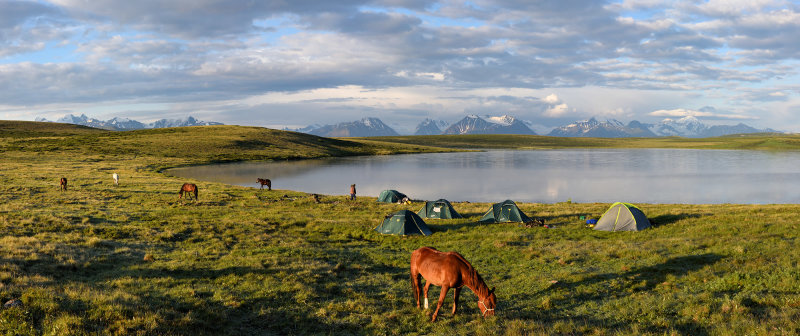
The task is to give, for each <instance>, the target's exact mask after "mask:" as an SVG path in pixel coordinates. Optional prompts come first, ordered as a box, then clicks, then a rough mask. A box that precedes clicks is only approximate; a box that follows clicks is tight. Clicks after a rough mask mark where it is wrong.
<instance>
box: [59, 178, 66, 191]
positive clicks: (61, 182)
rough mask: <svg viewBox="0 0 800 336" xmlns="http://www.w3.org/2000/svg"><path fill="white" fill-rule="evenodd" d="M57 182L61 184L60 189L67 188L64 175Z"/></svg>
mask: <svg viewBox="0 0 800 336" xmlns="http://www.w3.org/2000/svg"><path fill="white" fill-rule="evenodd" d="M59 184H60V185H61V191H64V190H67V178H66V177H62V178H61V181H60V182H59Z"/></svg>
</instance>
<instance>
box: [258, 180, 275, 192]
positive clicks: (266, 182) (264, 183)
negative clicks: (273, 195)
mask: <svg viewBox="0 0 800 336" xmlns="http://www.w3.org/2000/svg"><path fill="white" fill-rule="evenodd" d="M257 180H258V183H259V184H261V189H264V186H267V190H272V181H270V180H269V179H262V178H258V179H257Z"/></svg>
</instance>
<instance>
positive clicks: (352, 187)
mask: <svg viewBox="0 0 800 336" xmlns="http://www.w3.org/2000/svg"><path fill="white" fill-rule="evenodd" d="M355 199H356V185H355V184H351V185H350V200H351V201H353V200H355Z"/></svg>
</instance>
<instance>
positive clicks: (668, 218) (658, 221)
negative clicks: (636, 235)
mask: <svg viewBox="0 0 800 336" xmlns="http://www.w3.org/2000/svg"><path fill="white" fill-rule="evenodd" d="M703 216H710V215H709V214H687V213H681V214H677V215H675V214H666V215H661V216H655V217H650V218H648V219H649V220H650V224H653V226H661V225H667V224H672V223H675V222H678V221H681V220H684V219H689V218H701V217H703Z"/></svg>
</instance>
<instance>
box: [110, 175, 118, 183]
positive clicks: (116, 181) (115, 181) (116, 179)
mask: <svg viewBox="0 0 800 336" xmlns="http://www.w3.org/2000/svg"><path fill="white" fill-rule="evenodd" d="M111 178H113V179H114V185H119V174H117V173H114V174H112V175H111Z"/></svg>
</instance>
